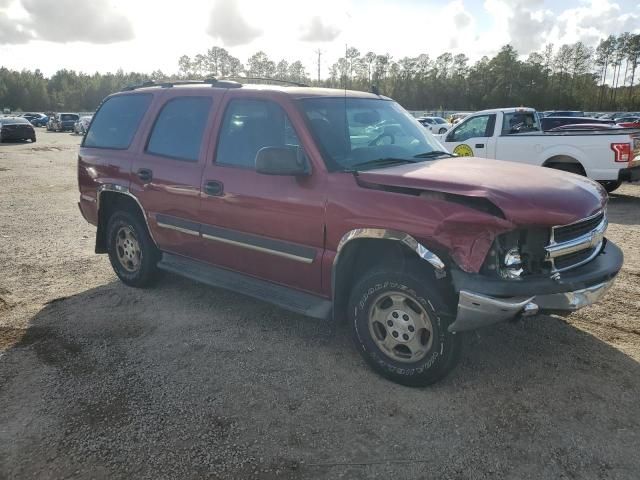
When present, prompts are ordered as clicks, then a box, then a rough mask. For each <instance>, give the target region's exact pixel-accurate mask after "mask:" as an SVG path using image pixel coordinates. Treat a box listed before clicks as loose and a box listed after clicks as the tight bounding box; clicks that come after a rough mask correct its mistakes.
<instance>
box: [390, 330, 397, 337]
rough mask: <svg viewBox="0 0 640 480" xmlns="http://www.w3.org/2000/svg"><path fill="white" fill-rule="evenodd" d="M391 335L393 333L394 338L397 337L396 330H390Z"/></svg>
mask: <svg viewBox="0 0 640 480" xmlns="http://www.w3.org/2000/svg"><path fill="white" fill-rule="evenodd" d="M391 335H393V336H394V338H398V332H396V331H395V330H394V331H393V332H391Z"/></svg>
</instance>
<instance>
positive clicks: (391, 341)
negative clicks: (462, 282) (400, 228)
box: [349, 270, 462, 387]
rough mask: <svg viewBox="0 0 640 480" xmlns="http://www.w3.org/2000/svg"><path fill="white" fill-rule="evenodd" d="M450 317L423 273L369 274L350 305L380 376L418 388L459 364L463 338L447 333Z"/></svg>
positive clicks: (362, 346)
mask: <svg viewBox="0 0 640 480" xmlns="http://www.w3.org/2000/svg"><path fill="white" fill-rule="evenodd" d="M425 273H426V272H425ZM450 318H451V316H450V309H449V308H447V305H446V303H445V300H444V298H443V296H442V294H441V293H440V292H439V290H438V288H437V286H436V285H435V280H433V279H431V278H430V277H429V276H428V275H426V274H423V272H418V271H416V272H407V273H405V272H398V271H393V270H378V271H374V272H370V273H368V274H365V275H364V276H363V277H362V279H361V280H360V281H359V282H358V283H357V284H356V286H355V287H354V289H353V291H352V293H351V298H350V302H349V321H350V323H351V329H352V334H353V338H354V341H355V343H356V346H357V348H358V351H359V352H360V354H361V355H362V357H363V358H364V359H365V360H366V361H367V363H368V364H369V365H370V366H371V367H372V368H373V369H374V370H375V371H376V372H377V373H379V374H380V375H382V376H384V377H386V378H388V379H390V380H392V381H394V382H396V383H400V384H402V385H408V386H412V387H422V386H426V385H430V384H432V383H435V382H437V381H438V380H440V379H441V378H443V377H444V376H445V375H446V374H447V373H449V372H450V371H451V370H452V369H453V368H454V367H455V366H456V364H457V363H458V361H459V359H460V356H461V352H462V335H461V334H455V333H451V332H449V331H448V330H447V327H448V326H449V323H450V321H449V319H450Z"/></svg>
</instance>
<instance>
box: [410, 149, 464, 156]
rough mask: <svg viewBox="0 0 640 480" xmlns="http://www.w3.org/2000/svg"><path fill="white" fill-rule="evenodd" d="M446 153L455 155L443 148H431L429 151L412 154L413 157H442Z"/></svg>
mask: <svg viewBox="0 0 640 480" xmlns="http://www.w3.org/2000/svg"><path fill="white" fill-rule="evenodd" d="M443 155H446V156H448V157H455V155H453V154H452V153H449V152H445V151H444V150H432V151H431V152H424V153H419V154H418V155H414V156H413V158H435V157H442V156H443Z"/></svg>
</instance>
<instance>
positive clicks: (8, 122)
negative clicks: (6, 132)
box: [0, 117, 29, 125]
mask: <svg viewBox="0 0 640 480" xmlns="http://www.w3.org/2000/svg"><path fill="white" fill-rule="evenodd" d="M0 122H2V123H3V124H4V125H16V124H18V123H29V120H27V119H26V118H22V117H8V118H2V119H0Z"/></svg>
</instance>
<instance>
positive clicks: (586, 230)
mask: <svg viewBox="0 0 640 480" xmlns="http://www.w3.org/2000/svg"><path fill="white" fill-rule="evenodd" d="M606 230H607V215H606V212H605V211H602V212H599V213H597V214H596V215H592V216H591V217H588V218H585V219H583V220H580V221H579V222H575V223H572V224H569V225H560V226H557V227H553V228H552V229H551V242H550V243H549V245H547V246H546V247H545V250H546V252H547V253H546V260H547V261H548V262H549V263H550V264H551V270H552V272H562V271H565V270H569V269H571V268H575V267H578V266H580V265H584V264H585V263H587V262H589V261H591V260H593V258H595V256H596V255H598V254H599V253H600V251H601V250H602V246H603V245H604V234H605V231H606Z"/></svg>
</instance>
